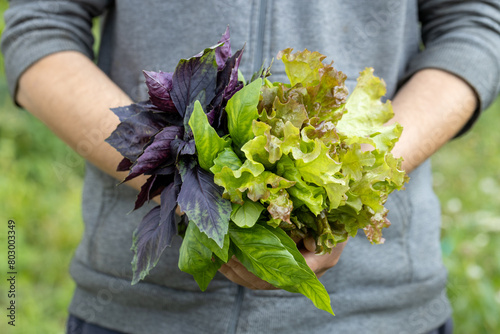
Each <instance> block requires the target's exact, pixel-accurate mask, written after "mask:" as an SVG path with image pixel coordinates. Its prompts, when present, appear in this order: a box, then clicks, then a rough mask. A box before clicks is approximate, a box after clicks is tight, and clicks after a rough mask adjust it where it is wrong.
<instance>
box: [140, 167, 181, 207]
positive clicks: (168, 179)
mask: <svg viewBox="0 0 500 334" xmlns="http://www.w3.org/2000/svg"><path fill="white" fill-rule="evenodd" d="M172 181H173V176H172V175H168V176H165V175H158V174H155V175H152V176H150V177H149V178H148V180H147V181H146V183H144V184H143V185H142V187H141V191H140V192H139V194H138V195H137V199H136V201H135V207H134V210H137V209H139V208H140V207H142V206H143V205H144V203H146V202H149V201H150V200H151V199H153V198H154V197H156V196H158V195H160V194H161V192H162V190H163V189H165V187H166V186H168V185H169V184H170V183H172Z"/></svg>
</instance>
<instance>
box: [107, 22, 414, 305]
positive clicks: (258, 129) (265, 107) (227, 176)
mask: <svg viewBox="0 0 500 334" xmlns="http://www.w3.org/2000/svg"><path fill="white" fill-rule="evenodd" d="M242 53H243V49H240V50H238V51H237V52H236V53H235V54H234V55H232V54H231V47H230V41H229V31H228V30H227V31H226V32H225V34H224V35H223V36H222V39H221V40H220V42H219V43H218V44H217V45H215V46H214V47H210V48H207V49H205V50H204V51H203V52H201V53H200V54H198V55H196V56H194V57H191V58H189V59H182V60H180V62H179V64H178V65H177V67H176V69H175V71H174V72H173V73H166V72H161V71H160V72H144V75H145V78H146V85H147V87H148V90H149V96H150V99H149V100H148V101H145V102H140V103H136V104H132V105H130V106H126V107H120V108H115V109H113V111H114V113H115V114H116V115H117V116H118V117H119V118H120V121H121V123H120V124H119V125H118V127H117V129H116V130H115V131H114V132H113V133H112V134H111V136H110V137H109V138H108V139H107V142H108V143H109V144H111V145H112V146H113V147H114V148H116V149H117V150H118V151H119V152H120V153H121V154H122V155H123V157H124V158H123V160H122V162H121V163H120V164H119V166H118V170H120V171H127V170H128V171H129V174H128V176H127V177H126V178H125V180H124V181H128V180H130V179H132V178H134V177H137V176H139V175H143V174H145V175H149V178H148V179H147V182H146V183H145V184H144V185H143V186H142V188H141V191H140V193H139V195H138V197H137V201H136V203H135V209H138V208H139V207H141V206H142V205H143V204H144V203H146V202H147V201H149V200H151V199H152V198H153V197H155V196H158V195H160V198H161V205H158V206H156V207H154V208H153V209H152V210H151V211H150V212H149V213H148V214H146V215H145V217H144V219H143V220H142V222H141V223H140V224H139V226H138V227H137V229H136V230H135V232H134V235H133V245H132V250H133V251H134V253H135V255H134V259H133V262H132V266H133V272H134V277H133V281H132V283H133V284H135V283H137V282H138V281H139V280H141V279H143V278H144V277H145V276H146V275H147V274H148V272H149V271H150V270H151V269H152V268H153V267H154V266H155V265H156V264H157V262H158V260H159V258H160V256H161V254H162V252H163V250H164V249H165V248H166V247H167V246H170V244H171V241H172V238H173V236H174V235H176V234H179V235H181V236H182V237H183V242H182V246H181V249H180V257H179V268H180V269H181V270H182V271H185V272H187V273H189V274H192V275H193V277H194V279H195V280H196V282H197V283H198V285H199V286H200V288H201V289H202V290H205V289H206V288H207V286H208V284H209V282H210V281H211V280H212V278H213V277H214V276H215V274H216V273H217V271H218V269H219V268H220V266H221V265H222V264H223V263H226V262H227V261H228V260H229V259H230V258H231V257H232V256H235V257H236V258H237V259H238V260H239V261H241V263H242V264H243V265H244V266H245V267H246V268H247V269H248V270H249V271H250V272H252V273H254V274H255V275H257V276H258V277H260V278H261V279H263V280H265V281H267V282H269V283H271V284H272V285H274V286H276V287H278V288H281V289H284V290H287V291H290V292H300V293H302V294H304V295H305V296H306V297H308V298H310V299H311V300H312V302H313V303H314V305H316V306H317V307H318V308H320V309H323V310H325V311H327V312H330V313H332V314H333V312H332V309H331V306H330V298H329V295H328V293H327V291H326V290H325V288H324V287H323V285H322V284H321V283H320V282H319V280H318V279H317V277H316V275H315V274H314V272H313V271H312V270H311V269H310V268H309V267H308V266H307V263H306V262H305V260H304V258H303V256H302V255H301V253H300V252H299V250H298V248H297V246H296V243H295V242H294V241H293V240H300V239H303V238H308V237H312V238H314V240H315V241H316V245H317V248H316V252H317V253H318V254H324V253H326V252H330V251H331V249H332V248H333V247H335V245H336V244H337V243H339V242H343V241H346V240H347V239H348V237H354V236H355V235H356V234H357V232H358V230H359V229H363V230H364V232H365V234H366V237H367V238H368V239H369V240H370V242H372V243H380V242H383V238H382V228H383V227H387V226H389V225H390V223H389V221H388V220H387V218H386V216H387V210H386V209H385V208H384V203H385V201H386V199H387V196H388V194H389V193H390V192H392V191H393V190H396V189H401V188H402V186H403V183H404V182H405V181H406V179H407V176H406V175H405V173H404V172H403V171H402V170H401V168H400V165H401V160H400V159H396V158H394V157H393V155H392V154H391V153H390V151H391V149H392V147H393V146H394V144H395V143H396V141H397V140H398V138H399V136H400V134H401V131H402V128H401V126H399V125H398V124H392V125H388V126H387V125H385V124H386V123H387V121H389V120H390V119H391V118H392V115H393V113H392V108H391V105H390V103H389V102H386V103H382V102H381V97H382V96H383V95H384V94H385V85H384V83H383V82H382V81H381V80H380V79H378V78H376V77H374V76H373V69H365V70H364V71H363V72H361V74H360V77H359V78H358V84H357V86H356V88H355V89H354V91H353V92H352V93H351V94H350V95H349V96H348V92H347V88H346V87H345V85H344V82H345V80H346V76H345V75H344V74H343V73H342V72H340V71H337V70H335V69H334V68H333V67H332V65H331V64H323V60H324V58H325V56H323V55H321V54H320V53H318V52H310V51H308V50H305V51H302V52H297V53H292V50H291V49H286V50H283V51H281V52H280V53H279V54H278V59H281V60H282V61H283V62H284V64H285V68H286V73H287V76H288V78H289V80H290V83H280V82H274V83H273V82H271V81H269V79H268V76H269V73H270V70H269V68H268V69H265V70H262V71H261V72H260V73H258V74H257V75H254V77H253V78H252V80H250V82H248V83H245V82H244V79H243V78H242V77H241V75H239V72H238V66H239V63H240V60H241V56H242ZM177 206H178V207H179V208H180V210H181V211H182V212H183V213H184V215H183V216H182V218H181V219H176V208H177Z"/></svg>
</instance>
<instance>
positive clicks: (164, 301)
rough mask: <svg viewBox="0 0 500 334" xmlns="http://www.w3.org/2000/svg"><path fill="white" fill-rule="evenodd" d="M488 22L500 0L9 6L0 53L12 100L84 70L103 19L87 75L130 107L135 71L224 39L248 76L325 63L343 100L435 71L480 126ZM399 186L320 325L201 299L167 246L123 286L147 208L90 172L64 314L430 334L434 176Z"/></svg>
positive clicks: (156, 327) (441, 310)
mask: <svg viewBox="0 0 500 334" xmlns="http://www.w3.org/2000/svg"><path fill="white" fill-rule="evenodd" d="M499 7H500V4H499V1H498V0H491V1H465V0H464V1H451V2H450V1H444V0H443V1H441V0H428V1H415V0H407V1H404V0H387V1H379V0H377V1H375V0H349V1H342V0H331V1H321V0H309V1H292V0H220V1H216V0H210V1H206V0H205V1H202V0H184V1H160V0H143V1H125V0H122V1H105V0H102V1H99V0H80V1H11V9H9V10H8V11H7V12H6V13H5V19H6V30H5V31H4V34H3V36H2V50H3V52H4V54H5V65H6V75H7V78H8V80H9V85H10V92H11V94H14V92H15V89H16V84H17V80H18V78H19V76H20V75H21V74H22V72H23V71H24V70H25V69H26V68H27V67H28V66H30V65H31V64H32V63H33V62H35V61H37V60H38V59H40V58H41V57H43V56H46V55H48V54H51V53H54V52H58V51H62V50H77V51H80V52H82V53H84V54H86V55H87V56H89V57H93V53H92V43H93V38H92V35H91V30H90V28H91V20H92V17H94V16H97V15H101V14H104V20H103V25H102V39H101V47H100V51H99V57H98V64H99V66H100V67H101V68H102V69H103V70H104V72H105V73H107V74H108V75H109V76H110V78H111V79H112V80H113V81H115V82H116V83H117V84H118V85H119V86H120V87H121V88H122V89H123V90H124V91H125V92H126V93H128V94H129V95H130V96H131V97H132V99H134V100H137V101H139V100H145V99H147V90H146V86H145V84H144V79H143V76H142V70H152V71H157V70H162V71H173V70H174V68H175V65H176V64H177V61H178V60H179V59H180V58H188V57H190V56H192V55H194V54H196V53H198V52H199V51H201V50H202V49H204V48H205V47H207V46H209V45H212V44H214V43H215V42H217V40H218V39H219V37H220V35H221V34H222V33H223V32H224V30H225V28H226V26H227V25H229V26H230V29H231V43H232V45H233V48H240V47H241V46H242V45H243V44H244V43H245V42H246V50H245V54H244V57H243V59H242V62H241V64H242V65H241V70H242V71H243V73H244V74H245V76H247V77H248V76H250V75H251V73H253V71H255V70H256V69H258V68H259V67H260V66H261V64H262V63H263V61H267V62H269V61H270V60H271V59H272V58H273V57H275V56H276V54H277V52H278V51H279V50H281V49H284V48H287V47H293V48H294V49H295V50H302V49H304V48H307V49H309V50H315V51H319V52H321V53H323V54H325V55H328V56H329V58H328V59H329V60H334V61H335V67H336V68H337V69H339V70H341V71H343V72H344V73H346V74H347V76H348V78H349V79H348V83H347V85H348V88H349V89H350V90H352V88H353V87H354V84H355V80H356V78H357V76H358V73H359V71H361V70H363V69H364V68H365V67H367V66H371V67H374V68H375V74H376V75H377V76H379V77H382V78H383V79H384V80H385V82H386V83H387V89H388V92H387V97H388V98H391V97H392V96H393V95H394V94H395V93H396V91H397V89H398V87H399V86H400V85H401V84H402V83H403V82H404V81H405V80H406V79H407V78H408V77H409V76H411V75H412V74H413V73H415V72H416V71H418V70H420V69H423V68H429V67H431V68H440V69H443V70H446V71H449V72H451V73H454V74H456V75H458V76H459V77H461V78H463V79H464V80H466V81H467V82H468V83H469V84H470V85H471V86H472V87H473V88H474V89H475V91H476V92H477V94H478V97H479V101H480V108H479V109H478V111H477V112H476V114H475V117H476V116H477V115H478V114H479V112H480V111H481V110H482V109H484V108H485V107H486V106H488V105H489V104H490V103H491V101H492V100H493V99H494V97H495V96H496V94H497V93H498V91H499V90H500V87H499V82H500V80H499V78H500V57H499V52H498V50H500V8H499ZM419 21H420V22H421V24H420V23H419ZM422 42H423V44H424V45H425V50H423V51H422V50H421V43H422ZM272 72H273V76H272V77H271V79H272V80H274V81H284V80H286V78H285V73H284V68H283V67H282V66H281V64H280V63H279V62H276V63H275V64H274V65H273V71H272ZM89 98H92V97H89ZM475 117H474V118H473V119H472V120H471V122H470V123H469V124H468V126H467V127H466V128H468V127H469V126H470V124H472V122H473V121H474V119H475ZM464 130H465V129H464ZM410 177H411V181H410V183H409V184H408V185H407V186H406V190H403V191H399V192H396V193H393V194H391V196H390V197H389V200H388V202H387V204H386V207H387V208H388V209H389V210H390V213H389V219H390V221H391V222H392V226H391V227H390V228H388V229H386V230H385V232H384V237H385V239H386V242H385V244H383V245H375V246H374V245H371V244H370V243H369V242H368V241H367V240H366V239H365V238H364V237H363V236H362V235H360V236H358V237H356V238H354V239H351V240H350V241H349V243H348V244H347V246H346V248H345V250H344V252H343V254H342V256H341V259H340V261H339V263H338V264H337V265H336V266H335V267H334V268H332V269H331V270H329V271H328V272H327V273H326V274H325V275H324V276H323V277H322V278H321V281H322V282H323V284H324V285H325V287H326V289H327V290H328V292H329V293H330V297H331V300H332V307H333V310H334V312H335V313H336V317H332V316H331V315H329V314H327V313H326V312H323V311H320V310H317V309H316V308H315V307H314V306H313V305H312V303H311V302H310V301H309V300H308V299H306V298H305V297H303V296H302V295H299V294H291V293H288V292H285V291H281V290H277V291H250V290H246V289H244V288H242V287H238V286H237V285H235V284H234V283H232V282H230V281H228V280H227V279H225V278H224V277H223V276H222V275H220V274H217V276H216V277H215V279H214V280H213V281H212V282H211V283H210V285H209V287H208V289H207V291H206V292H200V291H199V288H198V286H197V285H196V283H195V281H194V280H193V279H192V277H191V276H190V275H188V274H185V273H183V272H181V271H180V270H179V269H178V267H177V260H178V255H179V246H180V244H181V239H180V238H178V237H176V238H174V242H173V245H172V247H171V248H168V249H166V250H165V252H164V253H163V255H162V257H161V259H160V262H159V264H158V265H157V267H156V268H155V269H153V270H152V272H151V274H150V275H149V276H148V277H146V278H145V280H144V281H142V282H140V283H139V284H137V285H134V286H131V284H130V281H131V277H132V272H131V264H130V263H131V260H132V255H133V254H132V252H131V251H130V246H131V236H132V232H133V230H134V229H135V228H136V226H137V225H138V224H139V222H140V221H141V218H142V216H143V215H144V214H145V213H147V212H148V211H149V210H150V209H151V207H152V206H146V207H144V208H142V209H141V210H138V211H136V212H132V213H130V214H128V212H130V210H131V209H132V208H133V206H134V201H135V196H136V195H137V192H136V191H134V190H132V189H130V188H128V187H126V186H120V187H116V183H117V182H116V180H114V179H113V178H111V177H109V176H108V175H106V174H104V173H103V172H101V171H100V170H98V169H97V168H96V167H94V166H92V165H91V164H87V168H86V174H85V183H84V190H83V216H84V217H83V218H84V222H85V232H84V235H83V239H82V241H81V243H80V245H79V247H78V249H77V250H76V253H75V255H74V258H73V261H72V264H71V275H72V277H73V278H74V280H75V281H76V284H77V287H76V290H75V294H74V298H73V301H72V303H71V305H70V308H69V310H70V312H71V313H72V314H74V315H76V316H78V317H80V318H83V319H85V320H87V321H89V322H92V323H96V324H99V325H101V326H104V327H108V328H113V329H115V330H119V331H123V332H126V333H241V334H243V333H245V334H246V333H255V334H262V333H287V334H290V333H309V332H310V333H398V334H401V333H412V334H413V333H426V332H428V331H429V330H431V329H433V328H436V327H438V326H439V325H440V324H442V323H443V322H444V321H445V320H446V319H447V318H448V317H449V316H450V314H451V309H450V306H449V303H448V300H447V297H446V293H445V285H446V270H445V268H444V267H443V264H442V261H441V251H440V243H439V232H440V210H439V203H438V201H437V199H436V196H435V195H434V193H433V191H432V187H431V170H430V163H429V162H425V163H424V164H422V165H421V166H420V167H419V168H417V169H416V170H415V171H414V172H412V173H411V175H410Z"/></svg>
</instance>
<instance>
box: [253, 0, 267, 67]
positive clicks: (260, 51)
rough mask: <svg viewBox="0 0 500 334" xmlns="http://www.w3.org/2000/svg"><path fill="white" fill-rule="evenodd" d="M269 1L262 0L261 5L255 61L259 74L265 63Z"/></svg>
mask: <svg viewBox="0 0 500 334" xmlns="http://www.w3.org/2000/svg"><path fill="white" fill-rule="evenodd" d="M267 2H268V0H260V4H259V25H258V27H257V45H256V48H255V57H254V61H253V71H254V73H255V72H257V71H258V70H259V69H260V67H261V66H262V64H263V62H264V35H265V33H266V21H267V20H266V15H267Z"/></svg>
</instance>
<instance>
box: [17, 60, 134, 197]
mask: <svg viewBox="0 0 500 334" xmlns="http://www.w3.org/2000/svg"><path fill="white" fill-rule="evenodd" d="M16 99H17V101H18V103H19V104H20V105H21V106H23V107H24V108H25V109H27V110H28V111H29V112H31V113H32V114H33V115H35V116H36V117H37V118H38V119H40V120H41V121H42V122H43V123H45V124H46V125H47V126H48V127H49V128H50V129H51V130H52V131H53V132H54V133H55V134H56V135H57V136H58V137H60V138H61V139H62V140H63V141H64V142H66V143H67V144H68V145H69V146H70V147H71V148H72V149H73V150H75V151H76V152H77V153H78V154H80V155H81V156H82V157H83V158H85V159H87V160H88V161H90V162H91V163H92V164H94V165H95V166H97V167H98V168H100V169H101V170H103V171H104V172H106V173H108V174H109V175H112V176H113V177H115V178H117V179H118V180H123V178H124V177H125V176H126V173H125V172H116V166H117V165H118V163H119V162H120V160H121V159H122V156H121V155H120V153H118V152H117V151H116V150H115V149H113V148H112V147H111V146H110V145H108V144H107V143H106V142H105V141H104V140H105V139H106V138H107V137H108V136H109V135H110V134H111V132H112V131H113V130H114V129H115V128H116V126H117V125H118V123H119V120H118V117H116V116H115V115H114V114H113V112H111V111H110V108H111V107H117V106H124V105H128V104H130V103H131V102H132V101H131V99H130V98H129V97H128V96H127V94H125V93H124V92H123V91H122V90H121V89H120V88H119V87H118V86H116V85H115V84H114V83H113V82H112V81H111V80H110V79H109V78H108V77H107V76H106V75H105V74H104V73H103V72H102V71H101V70H100V69H99V68H98V67H97V66H96V65H95V64H94V63H92V62H91V61H90V60H89V59H88V58H87V57H85V56H84V55H82V54H80V53H78V52H73V51H68V52H60V53H55V54H52V55H50V56H47V57H45V58H42V59H41V60H40V61H38V62H36V63H35V64H34V65H32V66H31V67H30V68H28V70H27V71H26V72H25V73H24V74H23V75H22V76H21V78H20V80H19V87H18V92H17V96H16ZM142 183H144V178H143V177H140V178H136V179H134V180H132V181H130V182H127V184H129V185H130V186H132V187H133V188H135V189H140V186H141V185H142Z"/></svg>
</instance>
